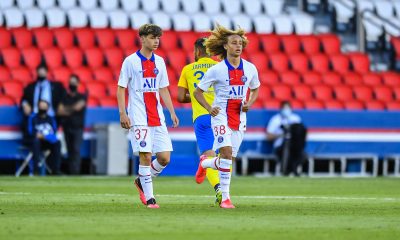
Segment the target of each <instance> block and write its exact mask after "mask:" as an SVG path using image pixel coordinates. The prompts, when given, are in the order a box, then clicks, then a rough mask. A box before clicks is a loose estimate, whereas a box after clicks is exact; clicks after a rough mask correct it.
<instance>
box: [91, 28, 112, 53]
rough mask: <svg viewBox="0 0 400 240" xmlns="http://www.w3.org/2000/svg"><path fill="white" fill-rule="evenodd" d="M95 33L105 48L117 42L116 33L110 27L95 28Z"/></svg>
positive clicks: (100, 44) (98, 41) (97, 39)
mask: <svg viewBox="0 0 400 240" xmlns="http://www.w3.org/2000/svg"><path fill="white" fill-rule="evenodd" d="M94 35H95V39H96V42H97V43H98V45H99V47H101V48H104V49H105V48H111V47H115V42H116V41H115V34H114V31H113V30H112V29H108V28H101V29H95V30H94Z"/></svg>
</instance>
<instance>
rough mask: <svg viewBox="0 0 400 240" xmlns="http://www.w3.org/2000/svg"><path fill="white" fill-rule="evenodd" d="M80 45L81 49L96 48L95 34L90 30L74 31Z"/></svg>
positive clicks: (80, 29) (79, 29)
mask: <svg viewBox="0 0 400 240" xmlns="http://www.w3.org/2000/svg"><path fill="white" fill-rule="evenodd" d="M74 33H75V36H76V39H77V40H78V45H79V47H80V48H81V49H85V48H92V47H94V46H95V42H96V41H95V36H94V32H93V31H92V29H90V28H77V29H75V30H74Z"/></svg>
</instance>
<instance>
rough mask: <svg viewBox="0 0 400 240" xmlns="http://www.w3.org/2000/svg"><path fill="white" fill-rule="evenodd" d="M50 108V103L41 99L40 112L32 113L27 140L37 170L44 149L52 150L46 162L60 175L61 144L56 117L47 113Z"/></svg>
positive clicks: (53, 171)
mask: <svg viewBox="0 0 400 240" xmlns="http://www.w3.org/2000/svg"><path fill="white" fill-rule="evenodd" d="M48 110H49V103H48V102H46V101H44V100H40V101H39V103H38V113H32V114H31V115H30V116H29V119H28V125H27V131H28V136H27V138H28V139H26V141H25V142H26V144H27V145H28V146H29V147H30V149H31V151H32V152H33V162H34V166H35V171H36V169H37V167H38V164H39V162H40V158H41V154H42V151H43V150H50V155H49V157H48V158H47V161H46V163H47V164H48V166H49V167H50V169H51V170H52V173H53V174H56V175H58V174H60V163H61V144H60V141H58V139H57V136H56V132H57V125H56V121H55V119H54V117H50V116H49V115H48V114H47V112H48Z"/></svg>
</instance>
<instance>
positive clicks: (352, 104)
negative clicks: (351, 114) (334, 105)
mask: <svg viewBox="0 0 400 240" xmlns="http://www.w3.org/2000/svg"><path fill="white" fill-rule="evenodd" d="M343 104H344V108H345V109H346V110H363V109H364V103H363V102H362V101H359V100H352V101H346V102H344V103H343Z"/></svg>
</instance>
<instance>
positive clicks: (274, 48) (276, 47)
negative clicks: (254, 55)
mask: <svg viewBox="0 0 400 240" xmlns="http://www.w3.org/2000/svg"><path fill="white" fill-rule="evenodd" d="M260 41H261V45H262V48H263V50H264V52H265V53H268V54H271V53H277V52H280V51H281V43H280V40H279V37H278V36H277V35H275V34H267V35H260Z"/></svg>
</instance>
